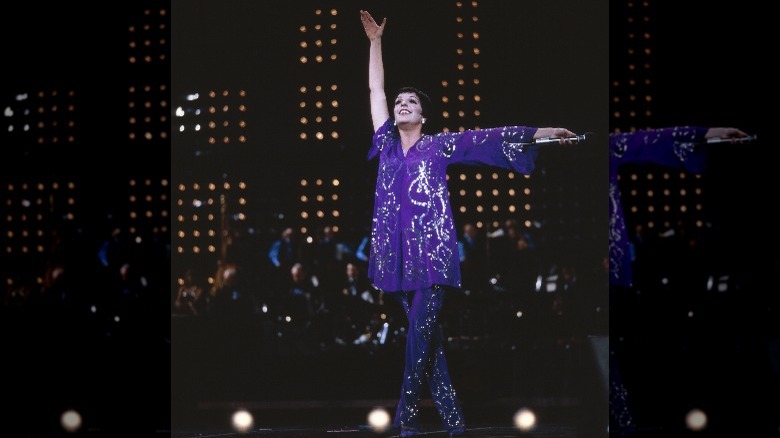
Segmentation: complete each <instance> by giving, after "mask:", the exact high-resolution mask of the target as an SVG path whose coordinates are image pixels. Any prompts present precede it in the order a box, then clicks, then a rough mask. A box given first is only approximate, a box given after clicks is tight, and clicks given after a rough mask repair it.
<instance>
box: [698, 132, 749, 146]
mask: <svg viewBox="0 0 780 438" xmlns="http://www.w3.org/2000/svg"><path fill="white" fill-rule="evenodd" d="M755 140H758V136H757V135H755V134H753V135H748V136H747V137H713V138H708V139H707V144H714V143H731V142H735V143H748V142H751V141H755Z"/></svg>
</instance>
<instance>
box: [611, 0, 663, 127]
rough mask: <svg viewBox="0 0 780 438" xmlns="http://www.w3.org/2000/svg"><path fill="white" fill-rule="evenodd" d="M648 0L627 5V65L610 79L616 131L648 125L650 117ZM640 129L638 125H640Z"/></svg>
mask: <svg viewBox="0 0 780 438" xmlns="http://www.w3.org/2000/svg"><path fill="white" fill-rule="evenodd" d="M650 15H651V11H650V2H649V0H644V1H641V0H640V1H635V0H630V1H628V3H627V7H626V20H627V22H626V23H625V25H626V27H625V30H626V32H627V35H626V37H627V38H626V46H625V47H624V50H626V51H627V52H626V59H627V64H626V65H623V66H621V69H625V70H623V71H622V72H621V73H620V74H619V75H617V78H615V79H613V81H612V88H611V89H612V92H611V95H612V99H611V102H610V108H611V118H612V120H611V122H612V125H613V126H614V127H615V130H616V131H617V130H619V129H620V128H624V129H628V130H629V131H634V130H636V129H638V127H642V126H643V127H645V128H646V127H647V126H648V124H649V123H648V122H649V120H650V118H651V117H652V114H653V112H652V107H651V104H652V101H653V96H652V94H651V93H650V84H651V65H652V55H653V49H652V42H653V38H652V34H651V32H650ZM640 129H641V128H640Z"/></svg>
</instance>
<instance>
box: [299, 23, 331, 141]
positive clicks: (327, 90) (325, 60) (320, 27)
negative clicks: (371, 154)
mask: <svg viewBox="0 0 780 438" xmlns="http://www.w3.org/2000/svg"><path fill="white" fill-rule="evenodd" d="M313 15H314V19H313V20H312V21H311V23H308V24H302V25H301V26H300V27H299V28H298V29H299V31H300V33H301V41H300V43H299V46H300V48H301V54H300V55H299V57H298V61H299V62H300V64H301V66H302V68H305V69H307V70H310V69H319V68H320V67H323V66H326V65H327V66H329V68H332V66H333V65H334V64H335V63H336V61H337V60H338V54H337V53H336V46H337V44H338V38H337V34H336V29H337V25H336V23H335V22H333V21H330V22H329V20H334V19H335V17H336V16H338V10H336V9H330V10H322V9H316V10H314V14H313ZM325 75H326V76H329V75H327V74H325ZM306 76H307V77H312V78H318V77H319V78H321V77H323V72H322V71H319V70H318V71H317V72H316V74H314V73H313V74H310V75H306ZM298 91H299V93H300V101H299V103H298V108H299V110H300V116H299V117H298V122H299V123H300V126H301V130H300V132H299V134H298V138H300V140H302V141H309V140H311V141H322V140H326V139H332V140H337V139H338V138H339V131H338V122H339V116H338V108H339V87H338V85H337V84H335V83H330V84H327V83H323V82H321V81H319V82H310V83H305V84H301V85H300V87H299V88H298Z"/></svg>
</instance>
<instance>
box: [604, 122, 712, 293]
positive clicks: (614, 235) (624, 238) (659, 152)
mask: <svg viewBox="0 0 780 438" xmlns="http://www.w3.org/2000/svg"><path fill="white" fill-rule="evenodd" d="M706 133H707V128H702V127H693V126H680V127H674V128H664V129H652V130H642V131H635V132H626V133H614V134H610V136H609V282H610V284H614V285H617V286H624V287H629V286H631V281H632V278H631V254H630V252H629V241H628V233H627V231H626V223H625V218H624V216H623V209H622V207H621V204H620V191H619V190H618V172H619V170H620V169H619V168H620V166H621V165H623V164H625V163H640V164H642V163H644V164H657V165H662V166H668V167H674V168H680V169H685V170H686V171H690V172H693V173H699V172H701V171H702V170H703V168H704V153H703V151H702V150H701V148H696V147H695V143H699V142H702V141H704V135H705V134H706Z"/></svg>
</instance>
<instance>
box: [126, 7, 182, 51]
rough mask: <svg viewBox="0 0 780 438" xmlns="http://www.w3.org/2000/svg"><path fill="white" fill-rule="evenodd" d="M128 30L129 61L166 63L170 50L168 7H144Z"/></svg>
mask: <svg viewBox="0 0 780 438" xmlns="http://www.w3.org/2000/svg"><path fill="white" fill-rule="evenodd" d="M135 18H136V19H135V22H134V23H132V24H130V25H129V26H128V28H127V31H128V34H129V35H128V36H129V40H128V57H127V62H129V63H130V64H135V65H155V64H166V63H167V62H168V53H169V52H170V42H169V38H168V36H169V35H170V22H171V20H170V17H169V15H168V9H167V8H165V7H160V8H158V9H149V8H147V9H144V10H143V11H142V13H141V14H140V15H139V16H137V17H135Z"/></svg>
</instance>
